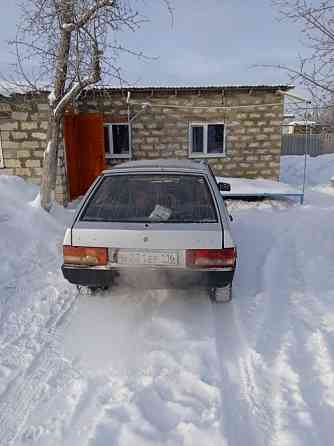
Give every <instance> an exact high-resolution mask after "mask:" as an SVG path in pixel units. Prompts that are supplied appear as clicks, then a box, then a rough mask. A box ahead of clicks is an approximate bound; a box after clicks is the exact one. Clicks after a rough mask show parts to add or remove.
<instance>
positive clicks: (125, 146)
mask: <svg viewBox="0 0 334 446" xmlns="http://www.w3.org/2000/svg"><path fill="white" fill-rule="evenodd" d="M104 146H105V152H106V158H130V132H129V125H128V124H105V125H104Z"/></svg>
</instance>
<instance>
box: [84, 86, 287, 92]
mask: <svg viewBox="0 0 334 446" xmlns="http://www.w3.org/2000/svg"><path fill="white" fill-rule="evenodd" d="M292 88H294V86H293V85H287V84H284V85H281V84H250V85H243V84H235V85H233V84H229V85H191V84H188V85H123V86H115V85H95V86H92V87H90V88H88V89H87V90H86V91H91V90H98V91H105V92H108V91H110V92H114V91H121V90H129V91H139V92H140V91H141V92H146V91H175V90H176V91H191V90H202V91H210V90H283V91H288V90H291V89H292Z"/></svg>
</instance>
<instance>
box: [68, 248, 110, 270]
mask: <svg viewBox="0 0 334 446" xmlns="http://www.w3.org/2000/svg"><path fill="white" fill-rule="evenodd" d="M63 254H64V263H65V264H67V265H86V266H99V265H106V264H107V262H108V251H107V248H88V247H82V246H63Z"/></svg>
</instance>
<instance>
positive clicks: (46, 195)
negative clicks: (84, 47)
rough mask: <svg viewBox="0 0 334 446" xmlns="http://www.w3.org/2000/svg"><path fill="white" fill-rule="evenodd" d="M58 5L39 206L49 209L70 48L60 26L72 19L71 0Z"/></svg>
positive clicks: (53, 184) (53, 189)
mask: <svg viewBox="0 0 334 446" xmlns="http://www.w3.org/2000/svg"><path fill="white" fill-rule="evenodd" d="M59 7H60V18H61V20H60V27H61V35H60V42H59V47H58V54H57V61H56V72H55V80H54V89H53V96H54V98H55V99H52V101H50V102H51V106H50V116H49V126H48V135H47V136H48V138H47V141H48V145H47V148H46V150H45V152H44V164H43V175H42V185H41V206H42V207H43V208H44V209H45V210H46V211H49V210H50V208H51V205H52V200H53V199H54V194H55V188H56V177H57V163H58V146H59V133H60V124H61V122H62V119H63V115H64V110H65V104H64V106H63V107H61V109H60V110H58V111H56V110H57V109H56V105H57V103H58V102H59V101H60V100H61V98H62V97H63V95H64V91H65V86H66V78H67V71H68V62H69V57H70V49H71V36H72V32H71V31H68V30H66V29H63V28H62V24H63V23H71V22H72V20H73V0H62V1H61V2H60V4H59Z"/></svg>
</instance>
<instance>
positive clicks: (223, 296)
mask: <svg viewBox="0 0 334 446" xmlns="http://www.w3.org/2000/svg"><path fill="white" fill-rule="evenodd" d="M209 297H210V299H211V300H212V302H216V303H219V304H223V303H227V302H230V301H231V300H232V284H231V283H230V284H228V285H226V286H224V287H221V288H210V289H209Z"/></svg>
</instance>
